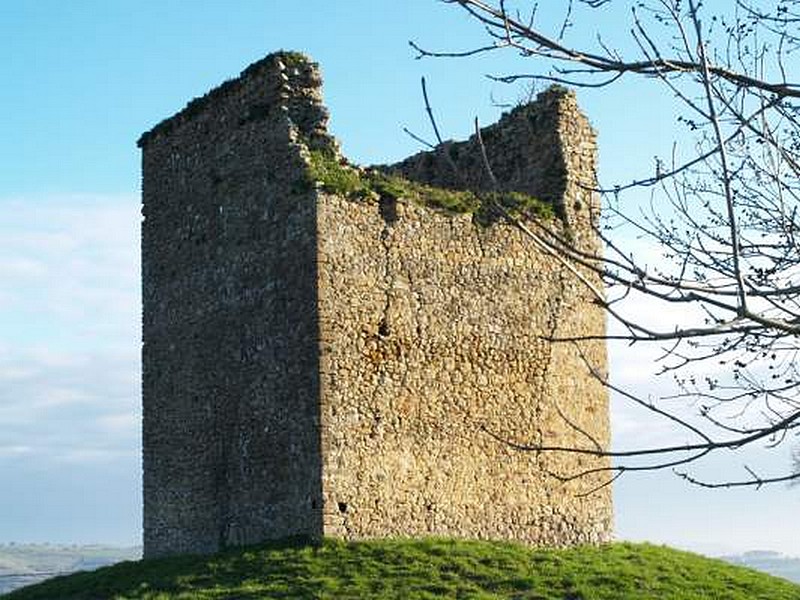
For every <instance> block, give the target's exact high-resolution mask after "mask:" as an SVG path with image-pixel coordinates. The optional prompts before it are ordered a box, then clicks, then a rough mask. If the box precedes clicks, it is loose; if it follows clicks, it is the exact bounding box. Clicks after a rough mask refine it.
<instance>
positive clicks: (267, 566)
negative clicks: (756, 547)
mask: <svg viewBox="0 0 800 600" xmlns="http://www.w3.org/2000/svg"><path fill="white" fill-rule="evenodd" d="M7 598H8V600H37V599H39V600H41V599H47V600H53V599H55V598H58V599H60V600H70V599H73V600H75V599H89V598H91V599H101V598H115V599H119V600H123V599H128V600H133V599H156V598H158V599H159V600H166V599H171V598H175V599H177V598H186V599H189V598H191V599H198V600H204V599H223V598H240V599H244V598H248V599H256V598H287V599H288V598H291V599H303V598H309V599H311V598H328V599H337V600H338V599H347V598H352V599H362V598H363V599H370V598H374V599H389V598H398V599H399V598H402V599H404V600H406V599H407V600H414V599H435V598H476V599H477V598H480V599H483V600H488V599H498V600H499V599H509V598H514V599H518V600H523V599H527V600H633V599H636V600H648V599H652V600H655V599H658V600H703V599H709V600H711V599H720V600H797V599H798V598H800V586H798V585H796V584H793V583H790V582H788V581H785V580H783V579H778V578H776V577H772V576H770V575H766V574H763V573H758V572H756V571H754V570H752V569H748V568H744V567H739V566H734V565H731V564H728V563H726V562H723V561H721V560H714V559H709V558H705V557H702V556H698V555H695V554H690V553H687V552H681V551H678V550H672V549H670V548H666V547H657V546H651V545H647V544H628V543H621V544H610V545H607V546H601V547H598V548H594V547H583V548H571V549H564V550H543V549H540V550H536V549H532V548H528V547H524V546H520V545H516V544H510V543H500V542H477V541H453V540H435V539H433V540H432V539H427V540H375V541H369V542H357V543H345V542H341V541H336V540H326V541H325V542H324V543H323V544H322V545H321V546H318V547H312V546H304V545H299V544H290V543H283V544H271V545H265V546H259V547H250V548H243V549H239V550H236V551H229V552H226V553H223V554H219V555H215V556H210V557H201V556H182V557H176V558H170V559H161V560H147V561H139V562H125V563H120V564H117V565H114V566H111V567H105V568H101V569H98V570H97V571H94V572H91V573H76V574H74V575H69V576H64V577H57V578H55V579H51V580H49V581H46V582H43V583H40V584H38V585H35V586H31V587H28V588H25V589H21V590H17V591H16V592H13V593H11V594H10V595H9V596H8V597H7Z"/></svg>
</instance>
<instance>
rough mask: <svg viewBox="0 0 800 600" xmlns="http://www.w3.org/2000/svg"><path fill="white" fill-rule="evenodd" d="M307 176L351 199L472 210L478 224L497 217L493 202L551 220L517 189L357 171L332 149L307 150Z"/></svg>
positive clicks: (546, 207)
mask: <svg viewBox="0 0 800 600" xmlns="http://www.w3.org/2000/svg"><path fill="white" fill-rule="evenodd" d="M310 155H311V160H310V171H309V178H310V179H311V182H312V183H319V184H320V185H321V186H322V189H323V190H324V191H326V192H328V193H330V194H335V195H337V196H343V197H346V198H349V199H351V200H364V199H370V198H376V197H378V198H382V197H389V198H392V199H394V200H400V199H402V200H406V201H409V202H413V203H415V204H418V205H421V206H428V207H431V208H436V209H442V210H446V211H450V212H455V213H472V214H474V215H475V216H476V217H477V219H476V220H477V221H478V222H479V223H484V224H486V223H490V222H492V221H494V220H496V219H497V217H498V216H499V215H498V210H497V204H499V205H500V206H502V207H503V208H504V209H505V210H507V211H508V212H509V213H510V214H511V215H513V216H514V217H523V218H524V217H535V218H539V219H551V218H552V217H553V207H552V205H551V204H550V203H548V202H543V201H541V200H538V199H537V198H534V197H533V196H530V195H528V194H523V193H521V192H480V193H476V192H473V191H470V190H453V189H445V188H439V187H433V186H430V185H425V184H422V183H418V182H415V181H410V180H408V179H405V178H403V177H400V176H398V175H393V174H389V173H384V172H382V171H378V170H376V169H369V170H358V169H356V168H354V167H351V166H350V165H348V164H346V163H345V162H343V160H342V159H341V158H340V157H338V156H336V155H335V154H334V153H333V152H329V151H326V150H311V151H310Z"/></svg>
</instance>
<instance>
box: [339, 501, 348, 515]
mask: <svg viewBox="0 0 800 600" xmlns="http://www.w3.org/2000/svg"><path fill="white" fill-rule="evenodd" d="M337 505H338V506H339V512H340V513H346V512H347V502H337Z"/></svg>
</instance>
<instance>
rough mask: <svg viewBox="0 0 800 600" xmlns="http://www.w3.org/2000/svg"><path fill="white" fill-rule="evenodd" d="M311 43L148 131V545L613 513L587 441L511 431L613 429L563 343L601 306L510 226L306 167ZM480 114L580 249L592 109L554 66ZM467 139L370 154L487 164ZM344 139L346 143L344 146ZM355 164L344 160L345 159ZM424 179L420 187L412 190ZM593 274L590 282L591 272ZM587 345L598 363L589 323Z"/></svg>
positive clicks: (600, 354) (432, 530)
mask: <svg viewBox="0 0 800 600" xmlns="http://www.w3.org/2000/svg"><path fill="white" fill-rule="evenodd" d="M326 119H327V115H326V112H325V110H324V107H323V106H322V105H321V97H320V78H319V74H318V71H317V69H316V65H314V64H313V63H309V62H307V61H306V60H305V59H304V58H302V57H300V56H298V55H295V54H292V53H279V54H276V55H271V56H269V57H267V58H266V59H264V60H263V61H260V62H259V63H256V64H254V65H253V66H251V67H249V68H248V69H247V70H246V71H245V72H243V73H242V75H241V77H240V78H238V79H236V80H233V81H231V82H228V83H226V84H223V85H222V86H220V87H219V88H217V89H215V90H213V91H212V92H210V93H209V94H208V95H207V96H205V97H204V98H201V99H199V100H196V101H194V102H192V103H191V104H190V105H189V106H187V108H186V109H185V110H184V111H181V112H180V113H178V114H177V115H176V116H174V117H172V118H171V119H168V120H167V121H164V122H163V123H162V124H160V125H158V126H157V127H156V128H154V129H153V130H152V131H150V132H148V133H147V134H145V135H144V136H143V137H142V139H141V140H140V145H141V147H142V148H143V205H144V206H143V214H144V216H145V219H144V222H143V226H142V232H143V233H142V271H143V273H142V275H143V305H144V306H143V340H144V345H143V378H144V381H143V395H144V400H143V401H144V423H143V446H144V450H143V452H144V540H145V555H146V556H148V557H149V556H158V555H164V554H175V553H183V552H212V551H215V550H217V549H219V548H221V547H224V546H226V545H229V544H245V543H253V542H257V541H261V540H265V539H274V538H281V537H287V536H290V535H305V536H310V537H312V538H316V537H319V536H321V535H335V536H341V537H346V538H360V537H371V536H387V535H429V534H430V535H453V536H461V537H478V538H500V539H518V540H524V541H528V542H533V543H545V544H553V545H566V544H573V543H580V542H598V541H603V540H606V539H608V537H609V535H610V532H611V497H610V488H605V489H603V490H601V491H600V492H598V493H596V494H594V495H591V496H589V497H577V496H576V492H577V491H578V490H579V489H580V490H583V489H586V488H587V487H591V486H592V485H593V484H594V483H599V481H600V479H599V477H596V478H594V479H588V480H586V479H584V480H581V481H580V482H578V483H575V482H573V483H571V484H568V485H562V484H561V483H560V482H559V481H558V480H557V479H554V478H553V477H551V476H548V475H547V473H548V472H555V473H560V474H571V473H574V472H576V471H577V470H581V469H584V468H587V467H590V466H595V465H596V464H597V463H596V462H589V461H588V459H586V458H581V457H575V456H572V457H569V456H568V457H564V456H562V455H555V454H547V455H542V456H538V455H536V454H533V453H522V452H518V451H516V450H514V449H512V448H511V447H510V446H509V445H508V444H506V443H504V442H503V441H500V440H497V439H495V438H494V437H492V436H491V435H489V434H488V433H487V430H488V431H490V432H494V433H495V434H496V435H497V436H499V437H501V438H503V439H508V440H511V441H517V442H521V443H525V442H533V443H538V442H541V441H544V442H552V443H558V444H560V445H578V444H580V445H584V446H585V445H587V443H588V442H587V439H586V438H585V437H584V436H583V434H581V433H580V431H581V430H582V431H585V432H588V433H590V434H591V435H592V436H593V437H594V438H595V439H596V440H597V441H598V442H599V443H601V444H605V443H607V441H608V435H609V432H608V407H607V398H606V394H605V391H604V390H603V388H602V387H601V386H600V385H599V384H598V383H597V382H596V381H595V380H594V379H592V378H591V377H590V376H589V375H588V374H587V372H586V368H585V365H584V364H583V359H582V358H581V356H580V355H579V352H578V351H577V350H576V347H575V346H574V345H572V344H552V343H550V342H549V341H548V338H550V337H552V336H553V335H555V336H573V335H581V334H587V333H588V334H599V333H602V331H603V327H604V324H603V322H604V319H603V314H602V312H601V311H600V309H599V308H598V307H597V306H596V305H595V304H593V303H592V302H591V298H590V297H589V296H588V294H587V293H586V290H585V288H584V287H583V286H582V285H581V284H579V283H577V281H576V280H575V279H574V277H572V276H571V275H570V274H569V273H568V272H567V271H566V270H565V269H564V268H563V265H562V264H561V263H560V262H558V261H557V260H555V259H553V258H552V257H550V256H547V255H545V254H544V253H542V252H541V251H539V250H537V249H536V248H535V247H533V246H532V245H531V243H530V241H529V240H528V239H527V238H526V237H525V236H524V235H523V234H522V233H521V232H520V231H519V230H518V229H517V228H515V227H514V226H513V225H511V224H507V223H504V222H502V221H499V222H496V223H494V224H492V225H490V226H486V225H481V224H479V223H477V222H476V220H475V219H473V218H472V216H471V215H469V214H455V213H450V212H444V211H441V210H434V209H432V208H430V207H427V206H424V204H425V201H424V198H422V199H420V198H417V199H416V200H417V201H418V202H417V203H415V202H412V201H410V200H409V199H407V198H402V197H401V198H394V197H391V198H389V197H384V198H380V197H378V196H377V195H374V196H373V197H366V198H364V197H361V198H360V199H353V198H349V197H345V196H343V195H337V194H333V193H330V192H329V191H326V186H325V185H324V184H323V183H316V184H315V183H314V181H313V179H314V177H313V171H312V169H311V168H310V164H311V160H310V159H311V156H310V154H309V151H310V150H315V151H323V152H324V153H325V154H326V155H328V156H334V157H335V156H337V155H338V154H337V153H338V149H337V146H336V143H335V141H334V140H332V139H331V138H330V136H329V135H328V134H327V133H326V131H325V122H326ZM483 137H484V140H485V142H486V146H487V149H488V150H489V154H490V156H491V160H492V163H493V164H492V166H493V169H494V171H495V173H496V174H497V176H498V179H500V180H501V181H502V182H503V185H504V189H506V190H515V191H522V192H526V193H533V194H537V195H539V196H540V197H542V198H544V199H546V200H547V201H549V202H552V203H553V205H554V206H555V208H556V212H557V214H558V215H559V216H558V218H557V219H556V220H555V221H553V222H552V223H551V224H550V226H551V227H553V228H555V229H556V230H557V231H559V232H560V233H561V234H562V235H568V236H571V237H572V238H573V239H575V240H578V241H579V242H580V243H581V245H582V247H584V248H586V249H596V247H597V241H596V239H595V237H594V236H593V234H592V233H591V229H590V227H589V226H588V225H589V223H590V222H591V221H592V220H593V219H594V218H596V209H597V206H596V199H595V198H594V197H593V196H592V194H591V193H590V192H587V191H586V188H585V185H586V182H587V181H588V182H590V183H591V182H592V181H593V180H594V160H595V156H594V153H595V150H594V134H593V132H592V131H591V128H590V127H589V125H588V123H587V122H586V120H585V118H584V117H583V116H582V115H580V112H579V111H578V109H577V106H576V105H575V102H574V97H573V96H572V95H570V94H568V93H564V92H562V91H553V92H551V93H548V94H545V95H544V96H542V97H541V98H540V100H539V102H538V103H536V104H534V105H532V106H529V107H526V108H521V109H516V110H515V111H513V112H512V113H510V115H506V116H505V117H504V118H503V119H501V121H500V122H499V123H498V124H497V125H495V126H492V127H488V128H485V129H484V131H483ZM476 148H477V146H476V145H475V143H474V140H471V141H467V142H464V143H459V144H455V143H452V144H449V145H448V148H447V151H449V152H451V157H452V158H453V162H456V163H457V164H458V165H459V172H458V173H455V174H454V172H453V171H452V169H451V168H450V167H449V161H447V162H448V165H443V164H442V163H441V161H442V152H441V151H437V152H434V153H428V154H420V155H416V156H414V157H412V158H410V159H408V160H407V161H404V162H403V163H400V164H398V165H394V166H391V167H386V168H385V169H386V170H389V171H393V172H400V173H403V174H404V175H405V176H407V177H408V178H410V179H415V180H417V181H423V182H428V183H433V184H437V185H443V186H446V187H453V188H461V189H466V188H472V189H486V188H487V183H486V180H485V173H484V171H482V168H481V167H480V164H479V163H478V162H477V160H476V156H477V155H476ZM342 162H344V161H342ZM344 168H345V169H347V168H348V167H344ZM420 200H421V203H420V202H419V201H420ZM596 283H599V282H596ZM581 349H582V352H583V353H584V356H586V357H588V359H589V360H590V362H592V363H593V364H595V365H596V366H597V367H599V368H600V369H604V368H605V351H604V346H603V344H602V343H601V342H592V343H582V344H581Z"/></svg>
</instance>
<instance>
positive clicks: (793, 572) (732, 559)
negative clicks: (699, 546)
mask: <svg viewBox="0 0 800 600" xmlns="http://www.w3.org/2000/svg"><path fill="white" fill-rule="evenodd" d="M720 558H722V560H724V561H727V562H729V563H731V564H734V565H744V566H746V567H751V568H753V569H758V570H759V571H763V572H764V573H770V574H771V575H775V576H777V577H783V578H784V579H788V580H789V581H794V582H795V583H800V558H797V557H794V556H786V555H784V554H781V553H779V552H765V551H762V550H754V551H752V552H745V553H744V554H737V555H735V556H722V557H720Z"/></svg>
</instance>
